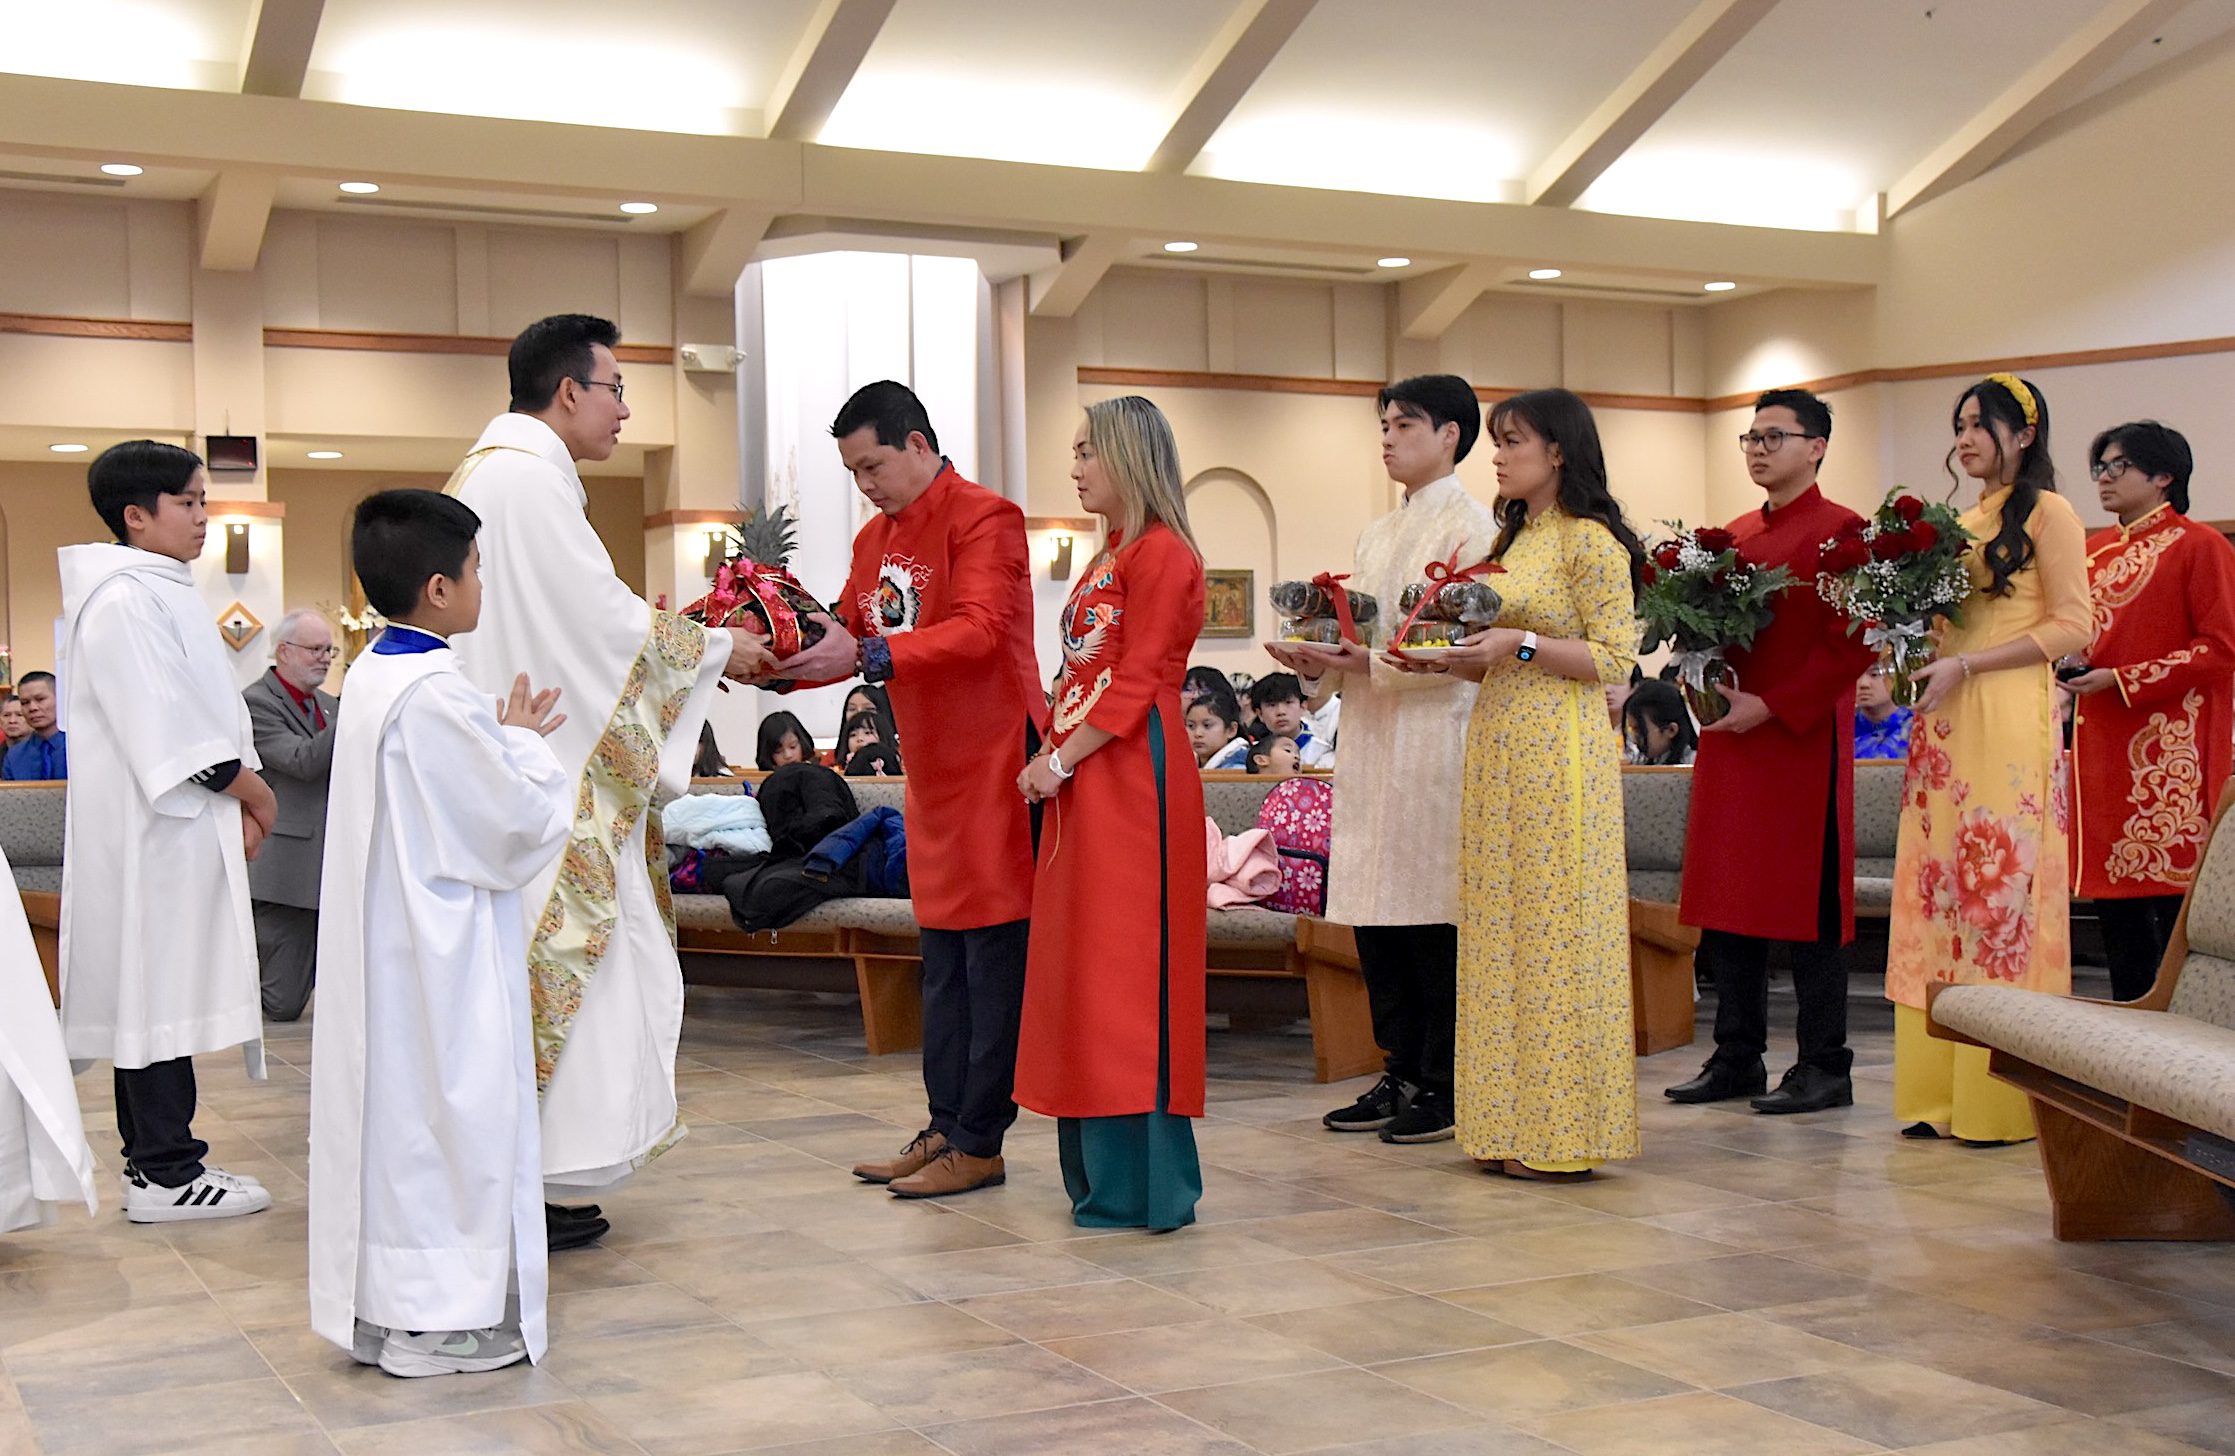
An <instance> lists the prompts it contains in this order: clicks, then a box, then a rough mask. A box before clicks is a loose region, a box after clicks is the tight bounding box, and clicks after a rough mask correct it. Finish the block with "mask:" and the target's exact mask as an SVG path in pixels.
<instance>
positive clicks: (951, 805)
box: [774, 380, 1047, 1198]
mask: <svg viewBox="0 0 2235 1456" xmlns="http://www.w3.org/2000/svg"><path fill="white" fill-rule="evenodd" d="M830 433H831V435H832V436H833V437H834V438H835V439H836V440H837V441H838V454H839V458H840V459H841V460H843V461H844V462H845V465H846V469H847V470H848V472H850V473H851V474H852V475H853V477H854V485H855V487H856V488H857V489H859V490H860V491H861V493H862V494H863V495H864V496H867V497H868V498H869V501H870V503H871V504H872V505H874V506H876V507H877V509H878V511H879V512H880V513H881V514H879V515H878V517H877V518H876V519H875V520H872V521H871V522H870V523H869V524H868V525H866V526H864V527H862V528H861V532H860V534H859V535H857V536H855V537H854V561H853V570H852V573H851V574H850V575H849V576H848V577H847V579H846V590H845V592H844V594H843V595H842V596H841V597H840V598H839V601H838V617H839V621H840V622H842V623H843V624H844V627H843V630H833V631H831V632H830V633H829V634H828V635H827V636H825V637H824V639H823V640H822V641H821V642H819V643H817V644H816V645H815V646H813V647H810V648H808V649H807V650H806V651H804V652H802V653H800V654H799V655H798V656H797V657H795V658H793V659H791V661H789V662H783V663H778V664H777V665H776V668H775V669H774V675H775V676H778V677H791V678H795V679H798V680H800V681H802V682H814V681H818V680H829V681H836V680H839V679H842V678H844V677H846V676H849V675H853V674H858V675H859V676H860V677H861V678H863V679H864V680H865V681H868V682H873V683H883V684H884V685H885V689H886V691H887V692H888V693H889V694H890V695H891V698H892V712H893V718H894V721H895V722H896V723H897V724H898V725H899V728H900V731H901V735H902V736H903V737H904V738H905V739H906V740H907V742H908V788H907V803H906V807H905V809H904V811H903V812H904V814H905V815H906V818H907V820H908V848H909V855H908V882H909V886H910V889H911V892H912V894H913V897H914V900H915V906H916V921H917V924H919V925H920V926H921V927H922V929H923V1032H924V1040H923V1080H924V1092H925V1095H926V1097H927V1099H928V1101H929V1103H930V1110H931V1116H930V1125H929V1126H927V1127H926V1128H924V1130H923V1131H922V1132H920V1133H917V1134H916V1136H915V1137H914V1138H913V1139H911V1140H910V1141H909V1143H908V1146H907V1147H906V1148H904V1149H902V1151H901V1152H900V1154H899V1156H897V1157H894V1158H890V1159H886V1160H882V1161H877V1162H869V1163H863V1164H862V1165H860V1166H859V1167H857V1168H855V1169H854V1174H855V1176H856V1177H859V1178H862V1179H864V1180H866V1181H868V1182H871V1183H884V1184H888V1185H890V1187H891V1189H892V1191H893V1192H894V1193H896V1194H898V1195H900V1196H901V1197H904V1198H937V1197H941V1196H943V1195H946V1194H949V1193H966V1192H968V1191H970V1190H971V1189H973V1188H983V1187H986V1186H987V1185H989V1184H994V1183H999V1182H1000V1181H1001V1180H1002V1177H1003V1168H1002V1162H1001V1138H1002V1135H1003V1134H1004V1133H1006V1132H1007V1131H1008V1129H1009V1124H1011V1123H1012V1122H1014V1121H1016V1116H1017V1105H1016V1103H1015V1101H1014V1100H1012V1097H1011V1092H1012V1090H1013V1088H1014V1085H1015V1079H1016V1063H1017V1022H1018V1019H1019V1017H1020V1016H1021V1015H1022V1014H1023V1008H1024V960H1025V933H1026V930H1027V928H1028V925H1029V921H1030V916H1031V913H1032V860H1033V854H1032V818H1031V814H1030V811H1029V810H1028V809H1027V807H1026V805H1025V803H1024V801H1023V800H1022V799H1021V798H1019V797H1018V796H1017V791H1016V782H1017V775H1018V774H1019V773H1021V772H1022V771H1023V769H1024V765H1025V761H1026V759H1028V758H1029V757H1030V756H1031V755H1032V753H1033V752H1034V751H1035V750H1036V749H1037V748H1038V746H1039V740H1040V735H1041V734H1042V733H1043V732H1044V731H1045V730H1046V727H1047V696H1046V694H1045V693H1044V692H1042V691H1041V688H1040V682H1039V667H1038V664H1037V659H1036V658H1035V657H1034V655H1033V651H1032V571H1031V562H1030V557H1029V554H1028V552H1027V549H1026V546H1025V538H1024V512H1023V511H1021V510H1019V509H1018V508H1017V506H1016V505H1015V504H1014V503H1013V502H1010V501H1006V500H1003V499H1002V498H1001V497H999V496H997V495H995V494H993V492H991V491H989V490H987V489H985V488H984V487H983V486H979V485H973V484H972V483H970V482H969V481H967V480H964V479H963V478H962V476H961V475H960V474H959V473H958V472H957V471H956V470H955V468H954V465H953V463H952V462H951V461H949V460H948V459H947V458H946V457H945V456H943V455H941V454H940V453H939V437H938V436H937V435H936V434H934V433H933V432H932V428H931V418H930V416H929V415H927V414H926V413H925V412H924V407H923V402H922V401H921V400H919V399H917V398H916V395H915V392H914V391H913V390H911V389H909V388H908V387H907V386H906V385H903V384H895V383H893V382H892V381H891V380H883V381H880V382H879V383H876V384H870V385H864V386H863V387H862V388H861V389H859V390H856V391H855V393H854V396H853V398H851V399H849V400H847V401H846V405H845V408H843V409H841V410H840V411H839V412H838V418H837V420H836V421H835V422H834V423H833V424H832V425H831V427H830Z"/></svg>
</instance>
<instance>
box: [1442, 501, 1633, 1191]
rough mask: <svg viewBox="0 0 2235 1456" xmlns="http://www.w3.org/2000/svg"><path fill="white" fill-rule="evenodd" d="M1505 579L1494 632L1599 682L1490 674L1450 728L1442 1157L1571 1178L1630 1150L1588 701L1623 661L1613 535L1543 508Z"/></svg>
mask: <svg viewBox="0 0 2235 1456" xmlns="http://www.w3.org/2000/svg"><path fill="white" fill-rule="evenodd" d="M1504 566H1505V569H1506V574H1505V575H1503V576H1499V577H1495V578H1493V584H1494V585H1496V587H1497V588H1498V590H1499V592H1500V593H1501V594H1502V595H1503V596H1504V598H1505V610H1504V611H1503V612H1501V613H1500V614H1499V618H1498V625H1500V626H1501V627H1517V628H1520V629H1521V630H1523V631H1531V632H1535V633H1537V634H1538V635H1539V636H1540V637H1546V638H1565V639H1581V640H1583V641H1585V642H1587V643H1589V644H1590V648H1591V660H1592V662H1593V663H1594V664H1595V665H1596V667H1597V668H1598V681H1596V682H1581V681H1577V680H1576V679H1574V678H1568V677H1562V676H1561V675H1560V674H1558V673H1555V672H1552V671H1550V670H1548V669H1547V668H1545V667H1544V666H1543V665H1542V659H1539V660H1538V661H1537V662H1521V661H1519V660H1511V661H1507V662H1505V663H1502V664H1500V665H1499V666H1497V667H1494V668H1492V669H1491V671H1490V674H1489V676H1488V677H1486V678H1485V679H1484V680H1483V684H1482V691H1481V693H1480V695H1479V696H1478V697H1477V698H1476V699H1475V708H1474V716H1473V718H1472V719H1471V720H1470V721H1469V723H1468V725H1467V761H1466V772H1465V790H1464V795H1465V797H1464V800H1463V808H1462V824H1463V828H1462V832H1461V843H1460V865H1459V875H1460V888H1461V892H1462V893H1461V905H1460V920H1459V1037H1458V1059H1457V1076H1456V1078H1455V1081H1456V1088H1455V1093H1456V1097H1457V1102H1458V1108H1457V1111H1458V1132H1459V1143H1460V1146H1462V1147H1464V1148H1465V1149H1466V1150H1467V1152H1468V1153H1469V1154H1470V1155H1471V1156H1473V1157H1475V1158H1478V1159H1483V1160H1489V1159H1509V1158H1510V1159H1518V1160H1520V1161H1523V1162H1526V1163H1528V1164H1529V1165H1530V1166H1532V1167H1536V1168H1540V1169H1542V1170H1544V1171H1547V1172H1573V1171H1579V1170H1581V1169H1582V1168H1585V1167H1589V1166H1592V1165H1594V1164H1596V1163H1598V1162H1600V1161H1603V1160H1605V1159H1609V1158H1631V1157H1635V1156H1637V1150H1638V1133H1637V1071H1636V1064H1635V1062H1634V1059H1633V1053H1632V1050H1631V1041H1630V951H1629V914H1628V904H1629V882H1628V874H1627V871H1626V869H1625V868H1624V856H1623V847H1622V743H1621V739H1620V737H1619V736H1617V735H1616V733H1615V731H1614V728H1613V726H1612V725H1611V724H1610V723H1608V721H1607V713H1606V699H1605V694H1604V689H1603V684H1606V683H1615V682H1623V681H1627V680H1628V678H1629V675H1630V668H1631V665H1632V664H1633V663H1635V662H1636V660H1637V640H1638V624H1637V612H1636V606H1635V599H1634V597H1633V595H1632V593H1631V587H1630V560H1629V554H1628V553H1627V552H1626V551H1624V550H1623V548H1622V546H1621V544H1620V543H1619V542H1617V541H1616V540H1615V539H1614V535H1613V533H1612V532H1610V531H1608V530H1607V529H1606V528H1605V527H1604V526H1602V525H1600V524H1599V523H1598V522H1596V521H1587V520H1579V519H1577V518H1575V517H1572V516H1569V515H1567V514H1565V513H1563V512H1562V511H1561V510H1560V509H1559V508H1558V507H1556V506H1555V507H1552V508H1550V509H1548V510H1546V511H1545V512H1544V514H1542V515H1540V516H1538V517H1537V519H1536V520H1534V521H1532V522H1531V523H1530V524H1529V525H1528V526H1526V527H1524V528H1523V529H1522V531H1521V533H1520V534H1519V535H1518V536H1516V537H1515V538H1514V540H1513V543H1512V545H1511V546H1509V547H1508V548H1507V550H1506V554H1505V559H1504Z"/></svg>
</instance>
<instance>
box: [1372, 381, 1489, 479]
mask: <svg viewBox="0 0 2235 1456" xmlns="http://www.w3.org/2000/svg"><path fill="white" fill-rule="evenodd" d="M1391 405H1395V406H1396V407H1397V412H1398V413H1399V414H1405V415H1410V416H1412V417H1413V418H1414V419H1416V420H1426V421H1427V422H1428V424H1429V426H1430V428H1432V429H1436V430H1441V429H1442V428H1443V427H1444V426H1445V425H1457V426H1458V427H1459V448H1458V449H1457V450H1456V451H1454V452H1453V453H1452V456H1451V458H1452V461H1453V462H1454V463H1456V462H1458V461H1461V460H1464V459H1466V458H1467V452H1468V451H1469V450H1472V449H1473V448H1474V442H1475V439H1476V437H1477V436H1479V435H1481V433H1482V401H1480V400H1478V399H1476V398H1475V393H1474V386H1473V385H1471V384H1469V383H1467V381H1466V380H1464V379H1461V378H1460V377H1459V376H1458V375H1456V374H1415V375H1414V376H1412V378H1410V379H1400V380H1398V381H1397V382H1396V383H1395V384H1385V385H1383V386H1382V387H1381V392H1380V393H1379V394H1377V395H1375V396H1374V412H1375V413H1376V414H1386V413H1388V410H1389V407H1390V406H1391Z"/></svg>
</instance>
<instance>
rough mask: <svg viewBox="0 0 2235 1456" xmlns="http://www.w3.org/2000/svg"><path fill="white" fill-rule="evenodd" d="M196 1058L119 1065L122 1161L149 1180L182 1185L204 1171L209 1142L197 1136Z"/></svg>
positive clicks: (167, 1185) (118, 1128) (118, 1127)
mask: <svg viewBox="0 0 2235 1456" xmlns="http://www.w3.org/2000/svg"><path fill="white" fill-rule="evenodd" d="M193 1121H194V1059H193V1058H192V1057H176V1058H173V1059H172V1060H170V1061H168V1062H157V1063H155V1064H154V1065H152V1066H146V1067H118V1068H117V1069H116V1131H117V1136H119V1137H121V1138H122V1139H124V1161H126V1162H127V1163H130V1164H132V1165H133V1166H134V1167H136V1168H138V1169H139V1170H140V1171H141V1172H142V1173H144V1174H146V1175H147V1179H148V1181H149V1182H151V1183H157V1184H160V1185H162V1186H163V1187H165V1188H183V1187H185V1186H186V1185H187V1184H189V1183H191V1182H193V1181H194V1180H195V1179H196V1178H199V1177H201V1176H202V1155H203V1154H204V1153H206V1152H208V1151H209V1150H210V1145H209V1144H208V1143H205V1142H203V1141H202V1140H201V1139H200V1138H198V1137H196V1136H194V1130H193V1128H192V1127H191V1126H190V1124H191V1123H192V1122H193Z"/></svg>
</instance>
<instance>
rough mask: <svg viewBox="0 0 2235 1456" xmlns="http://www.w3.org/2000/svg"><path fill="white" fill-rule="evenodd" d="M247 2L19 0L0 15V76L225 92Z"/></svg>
mask: <svg viewBox="0 0 2235 1456" xmlns="http://www.w3.org/2000/svg"><path fill="white" fill-rule="evenodd" d="M252 3H253V0H23V3H20V4H16V5H10V6H7V7H5V9H4V10H0V24H4V25H5V26H6V40H5V43H4V44H0V71H14V72H17V73H20V74H22V75H27V76H61V77H68V78H70V79H73V80H81V81H108V82H113V83H116V84H119V85H126V86H157V87H164V88H168V89H183V90H207V91H230V90H233V89H235V86H236V83H237V82H238V81H239V79H240V54H241V43H242V41H243V39H244V38H245V37H246V36H247V33H248V16H249V11H250V9H251V7H252Z"/></svg>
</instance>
